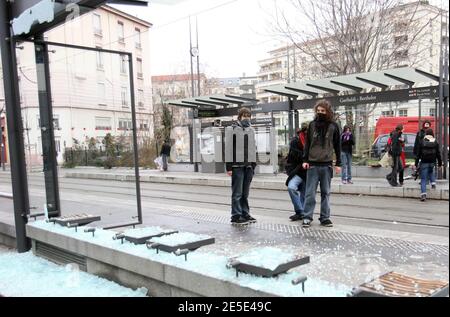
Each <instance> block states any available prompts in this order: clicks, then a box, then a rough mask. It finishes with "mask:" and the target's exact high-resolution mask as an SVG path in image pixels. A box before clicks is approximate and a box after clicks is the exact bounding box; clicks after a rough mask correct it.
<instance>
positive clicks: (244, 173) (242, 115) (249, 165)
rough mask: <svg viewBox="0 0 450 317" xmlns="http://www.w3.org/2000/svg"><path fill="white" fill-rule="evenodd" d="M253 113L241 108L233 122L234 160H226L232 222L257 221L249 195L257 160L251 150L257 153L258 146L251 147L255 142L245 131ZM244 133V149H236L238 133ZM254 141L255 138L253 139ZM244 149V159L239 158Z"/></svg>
mask: <svg viewBox="0 0 450 317" xmlns="http://www.w3.org/2000/svg"><path fill="white" fill-rule="evenodd" d="M251 116H252V113H251V112H250V110H249V109H248V108H241V109H239V112H238V120H237V122H235V123H234V124H233V132H234V133H233V161H232V162H226V168H227V174H228V175H229V176H231V188H232V195H231V223H232V224H241V225H243V224H248V223H249V222H256V219H255V218H253V217H252V216H251V215H250V206H249V203H248V196H249V193H250V184H251V182H252V180H253V176H254V174H255V168H256V162H251V160H250V155H249V153H250V152H249V151H254V152H253V153H256V148H253V146H252V148H250V146H249V144H253V145H254V144H255V143H254V142H251V140H249V137H248V135H246V134H245V132H246V131H247V132H248V130H249V129H251ZM239 133H243V134H244V149H236V143H237V142H236V135H239ZM253 141H254V140H253ZM239 150H243V154H244V155H243V159H240V158H239V155H237V152H238V151H239Z"/></svg>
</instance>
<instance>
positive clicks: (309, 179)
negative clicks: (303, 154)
mask: <svg viewBox="0 0 450 317" xmlns="http://www.w3.org/2000/svg"><path fill="white" fill-rule="evenodd" d="M332 177H333V167H332V166H311V167H310V168H309V169H308V173H307V176H306V197H305V210H304V212H303V218H304V219H309V220H311V221H312V220H313V214H314V208H315V207H316V191H317V186H318V185H319V182H320V196H321V203H320V218H319V221H320V222H323V221H325V220H327V219H329V218H330V192H331V178H332Z"/></svg>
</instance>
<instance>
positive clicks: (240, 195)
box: [231, 166, 254, 217]
mask: <svg viewBox="0 0 450 317" xmlns="http://www.w3.org/2000/svg"><path fill="white" fill-rule="evenodd" d="M253 174H254V171H253V168H252V167H251V166H248V167H233V174H232V176H231V188H232V190H233V193H232V195H231V217H238V216H246V215H248V214H249V213H250V207H249V205H248V194H249V192H250V184H251V182H252V179H253Z"/></svg>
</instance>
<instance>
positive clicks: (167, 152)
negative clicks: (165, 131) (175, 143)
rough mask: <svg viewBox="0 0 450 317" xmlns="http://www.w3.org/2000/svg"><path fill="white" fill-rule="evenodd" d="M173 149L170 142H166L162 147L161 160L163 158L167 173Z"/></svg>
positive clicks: (164, 168)
mask: <svg viewBox="0 0 450 317" xmlns="http://www.w3.org/2000/svg"><path fill="white" fill-rule="evenodd" d="M171 149H172V147H171V146H170V143H169V141H168V140H166V141H164V144H163V146H162V147H161V152H160V155H161V158H162V162H163V170H164V172H166V171H167V165H168V164H167V163H168V160H169V157H170V150H171Z"/></svg>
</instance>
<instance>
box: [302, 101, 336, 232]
mask: <svg viewBox="0 0 450 317" xmlns="http://www.w3.org/2000/svg"><path fill="white" fill-rule="evenodd" d="M314 112H315V118H314V121H312V122H311V123H310V124H309V126H308V130H307V138H306V144H305V151H304V156H303V159H304V163H303V168H304V169H306V170H307V172H306V196H305V210H304V213H303V223H302V226H303V227H305V228H307V227H310V226H311V222H312V221H313V214H314V208H315V206H316V191H317V187H318V185H319V183H320V196H321V204H320V218H319V221H320V224H321V225H322V226H325V227H332V226H333V223H332V222H331V220H330V193H331V179H332V177H333V154H335V155H336V167H335V169H336V173H337V174H339V173H340V172H341V168H340V166H341V133H340V131H339V127H338V125H337V124H336V122H334V120H333V110H332V108H331V104H330V103H329V102H328V101H326V100H321V101H319V102H317V104H316V106H315V107H314Z"/></svg>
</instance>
